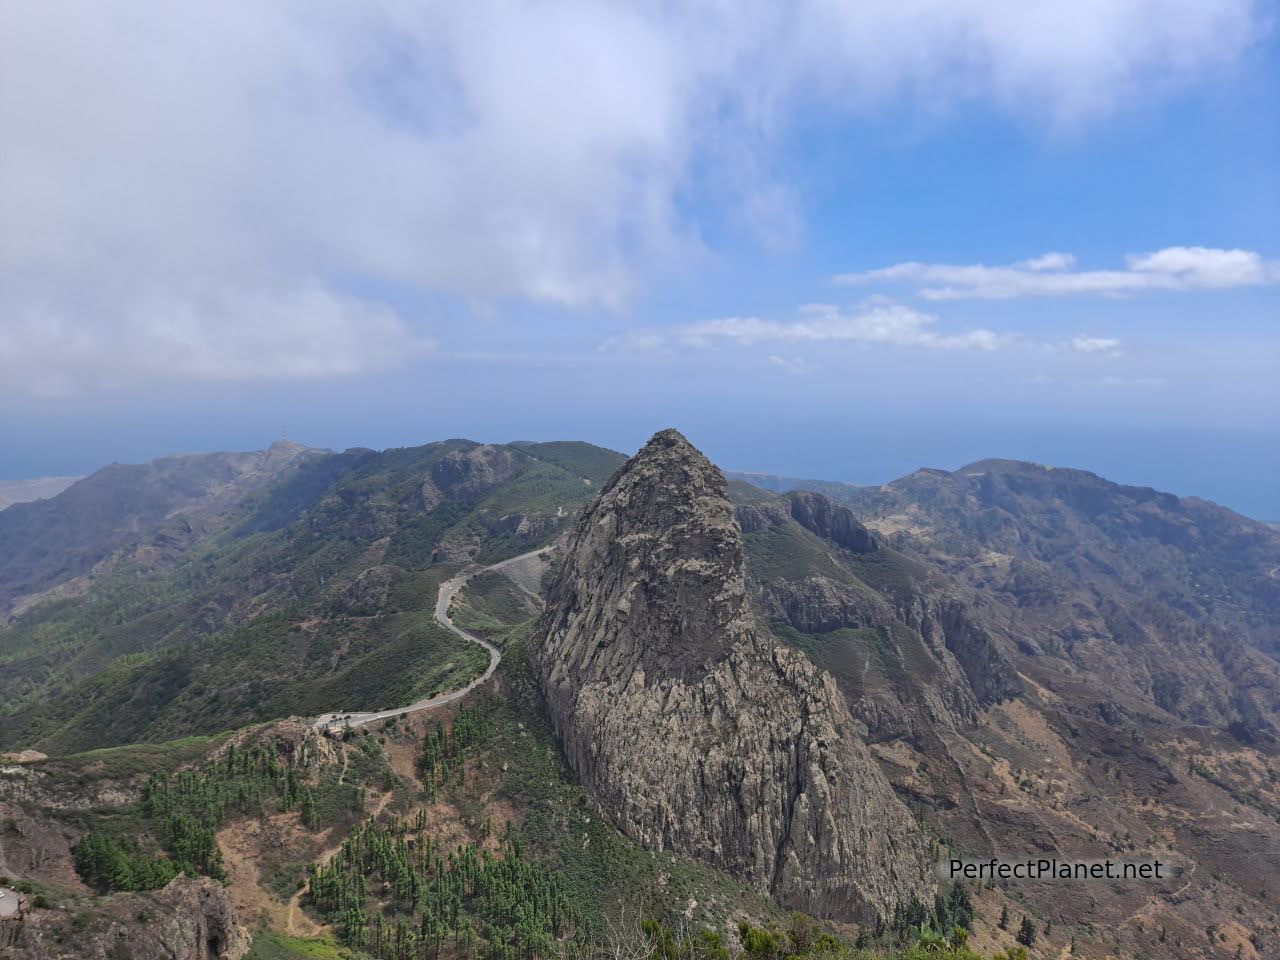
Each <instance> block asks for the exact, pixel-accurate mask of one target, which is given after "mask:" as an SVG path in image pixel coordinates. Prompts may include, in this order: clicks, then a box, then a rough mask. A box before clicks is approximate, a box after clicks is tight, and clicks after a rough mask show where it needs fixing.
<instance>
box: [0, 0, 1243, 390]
mask: <svg viewBox="0 0 1280 960" xmlns="http://www.w3.org/2000/svg"><path fill="white" fill-rule="evenodd" d="M1262 19H1263V18H1262V16H1261V14H1260V13H1259V7H1258V5H1257V4H1256V3H1255V2H1253V0H1133V2H1128V3H1088V4H1084V5H1081V4H1080V3H1078V2H1075V0H1047V2H1043V3H1035V4H995V3H990V2H987V0H948V2H945V3H944V2H940V0H904V2H897V3H892V4H877V3H856V4H853V3H851V4H831V3H829V2H826V0H800V2H798V3H796V4H778V5H769V4H763V3H757V4H726V3H723V2H720V0H700V2H699V0H694V2H691V3H687V4H670V3H658V4H645V3H640V2H639V0H635V2H630V3H628V2H620V3H616V4H595V3H589V2H586V0H553V2H540V3H534V2H523V0H508V2H501V0H476V2H472V3H456V2H443V0H434V2H433V0H412V2H411V0H373V2H369V3H364V4H349V3H344V2H339V0H279V2H275V3H261V2H256V0H218V2H214V0H187V2H184V3H181V4H162V3H161V4H157V3H152V2H146V0H115V2H112V3H89V4H83V3H73V2H70V0H41V2H39V3H8V4H3V5H0V141H2V142H3V143H4V149H3V150H2V151H0V209H2V210H3V211H4V216H3V218H2V220H0V336H3V338H4V342H5V344H6V346H5V350H6V353H5V356H6V357H7V358H8V359H7V360H6V363H10V364H16V365H18V366H28V367H30V366H32V365H34V364H37V363H38V364H41V365H43V366H44V368H45V371H44V372H45V373H46V374H48V375H50V376H56V375H68V374H72V375H74V373H75V371H76V370H77V369H78V368H77V367H76V366H75V365H76V364H77V363H80V362H81V360H76V359H75V358H76V357H79V356H81V355H80V354H78V353H77V352H76V348H75V342H78V340H79V339H83V340H84V341H85V342H89V341H92V342H95V343H97V344H98V345H99V346H100V347H101V349H102V351H103V352H102V353H101V354H100V356H99V366H100V367H101V368H103V369H109V368H112V367H119V368H120V369H121V370H128V369H134V368H138V369H151V367H152V366H154V365H157V364H158V361H156V362H155V363H153V362H152V361H147V362H145V363H141V364H139V363H136V362H135V361H134V360H133V359H131V357H130V356H129V355H126V354H125V352H124V351H125V347H126V345H128V346H129V349H130V350H136V351H140V352H141V354H142V355H144V356H147V357H160V356H165V355H174V352H175V351H176V354H178V355H180V354H181V353H182V350H183V349H185V348H183V347H175V345H174V342H173V337H172V336H170V335H169V334H167V333H166V332H165V331H166V329H167V327H166V325H167V324H168V325H177V326H179V327H181V328H182V329H183V330H184V331H185V332H184V333H183V334H182V336H181V337H180V338H179V339H180V340H181V341H182V342H183V343H188V344H189V343H202V344H206V345H209V349H211V350H212V349H213V348H214V347H215V346H216V347H218V348H219V350H214V352H213V353H212V354H211V356H212V357H214V359H213V360H211V361H210V362H209V364H203V365H199V366H201V368H202V369H204V370H205V373H206V374H207V375H217V376H228V377H230V376H257V375H264V371H277V372H279V371H289V370H295V369H305V370H323V369H327V368H328V367H331V366H335V365H336V366H337V367H340V368H342V369H346V368H347V367H349V366H354V365H361V364H363V365H366V366H364V367H362V368H367V365H368V364H370V363H380V362H382V360H381V358H382V357H384V355H385V354H387V353H394V352H395V351H394V350H392V351H384V350H382V348H379V347H376V346H375V347H374V348H371V349H366V345H363V344H362V345H360V347H359V348H358V349H353V350H345V348H344V351H343V352H345V353H346V354H347V355H346V357H345V358H342V357H338V356H337V355H336V354H335V355H334V356H331V357H330V358H328V359H327V360H322V359H320V357H319V355H318V354H317V352H316V351H317V350H318V349H319V346H318V345H317V344H313V345H312V346H307V345H305V344H302V345H299V344H297V343H295V342H293V341H292V340H289V339H288V338H289V337H291V336H297V335H298V334H299V332H300V330H305V329H306V324H305V323H304V324H302V325H301V327H299V326H298V325H297V324H295V323H294V321H293V320H292V319H285V318H286V317H290V318H292V317H293V316H294V315H295V314H294V313H292V312H291V311H289V310H282V311H272V310H265V312H264V309H263V308H261V306H260V305H262V304H268V303H289V304H294V305H297V304H306V303H308V302H309V300H310V299H313V298H320V300H323V301H324V302H325V303H328V304H330V305H332V304H335V303H341V304H345V306H344V307H343V308H342V311H341V312H342V315H343V316H344V317H345V318H346V320H345V321H343V322H345V323H347V324H349V325H354V327H359V328H360V329H367V330H368V332H369V335H370V340H371V342H372V343H374V344H377V343H384V342H390V341H388V340H387V337H388V331H390V330H392V328H393V327H394V326H395V324H397V323H399V324H401V325H403V324H404V322H405V321H404V320H403V319H402V320H400V321H395V320H394V319H389V318H390V314H389V309H390V308H388V307H385V306H377V305H372V304H365V305H364V306H359V305H358V302H362V301H364V300H366V299H369V298H368V297H367V296H366V295H365V294H364V293H363V292H362V291H368V290H392V291H404V292H406V293H407V294H408V295H409V299H412V298H413V297H414V296H415V295H427V296H433V295H438V294H446V295H450V296H455V297H458V298H462V299H464V300H467V301H470V302H474V303H488V304H492V303H495V302H501V301H503V300H505V299H508V298H518V299H525V300H532V301H536V302H541V303H551V304H557V305H562V306H566V307H590V308H595V307H605V308H613V307H617V306H619V305H622V304H625V303H626V302H628V300H629V299H630V298H631V297H632V296H633V295H634V293H635V291H636V290H637V289H638V288H639V287H640V286H641V285H642V284H643V283H644V280H645V278H646V276H647V275H648V273H649V272H650V271H651V270H652V269H654V268H655V267H657V266H659V265H661V264H665V263H668V262H678V261H679V260H680V259H682V258H684V257H685V256H686V255H688V254H690V253H696V251H697V250H698V248H699V241H698V240H697V237H698V236H699V234H700V231H699V224H698V223H697V222H696V221H695V220H694V219H693V215H692V214H691V213H690V211H691V210H692V209H695V208H696V207H697V204H690V203H688V202H687V201H688V197H687V195H685V193H684V192H683V191H686V190H687V189H688V188H689V187H690V180H691V177H692V176H693V174H692V172H691V171H694V170H697V171H699V174H698V177H699V180H698V182H699V183H703V182H707V181H710V182H714V183H716V184H723V185H726V186H724V189H725V190H726V191H727V195H725V196H717V197H714V198H713V199H714V201H715V203H716V204H718V205H719V206H722V207H725V208H728V209H729V210H730V212H731V213H732V214H733V216H734V217H735V218H736V220H737V221H738V222H741V223H743V224H744V225H746V226H747V228H748V229H750V230H752V231H754V232H755V233H757V234H759V235H761V236H763V237H778V238H781V241H782V242H785V240H786V238H787V237H788V236H791V235H794V234H795V232H796V231H797V230H798V229H799V226H798V224H797V221H796V205H795V203H794V202H793V200H792V199H791V188H790V187H789V185H788V184H786V183H785V182H783V179H782V178H780V177H777V176H776V175H774V173H773V172H772V171H773V170H774V169H775V167H776V166H777V164H776V163H774V162H773V154H774V151H775V147H776V145H777V144H779V143H780V142H783V141H784V139H785V138H784V134H785V133H786V126H787V122H786V120H787V117H788V116H789V115H790V114H791V113H792V112H793V111H794V110H795V109H796V108H798V107H801V106H816V107H817V108H819V109H822V110H827V111H832V112H841V111H844V112H847V111H851V110H857V109H860V108H863V107H867V106H873V105H876V104H882V103H885V102H887V101H889V100H890V99H909V100H912V101H914V102H917V103H920V104H923V105H925V106H926V107H927V108H929V109H935V108H937V107H939V106H943V107H945V106H946V105H947V104H949V103H953V102H956V101H960V100H974V99H982V100H985V101H987V102H990V103H993V104H995V105H997V106H998V107H1000V108H1003V109H1007V110H1009V111H1013V112H1017V113H1020V114H1022V115H1024V116H1028V117H1036V118H1048V122H1050V123H1061V122H1067V123H1075V122H1079V121H1082V120H1087V119H1089V118H1090V117H1093V116H1096V115H1098V114H1101V113H1106V112H1108V111H1111V110H1113V109H1115V108H1116V107H1117V106H1119V105H1121V104H1123V103H1126V102H1130V101H1133V100H1135V99H1139V98H1143V97H1147V96H1149V95H1152V94H1153V93H1154V94H1158V93H1160V92H1162V91H1163V90H1164V89H1165V88H1167V87H1169V86H1170V85H1172V84H1178V83H1184V82H1190V81H1193V80H1194V79H1195V78H1197V77H1198V76H1200V75H1202V74H1203V73H1204V72H1205V71H1206V70H1211V69H1213V68H1215V67H1216V66H1218V65H1220V64H1222V63H1225V62H1228V61H1230V60H1232V59H1233V58H1234V57H1236V56H1237V55H1238V54H1239V52H1240V51H1241V50H1243V49H1244V48H1245V47H1246V46H1247V45H1248V44H1249V43H1250V42H1251V41H1252V40H1253V39H1254V38H1255V37H1256V36H1257V35H1258V34H1259V32H1260V30H1261V29H1262V26H1261V21H1262ZM708 37H714V38H715V42H714V43H710V42H707V38H708ZM708 171H710V172H711V174H712V175H711V176H707V172H708ZM1060 266H1061V264H1057V263H1049V264H1047V265H1039V266H1024V267H1023V268H1022V269H1023V270H1024V271H1032V272H1035V271H1048V272H1051V271H1053V270H1056V269H1059V267H1060ZM1157 266H1158V267H1159V269H1160V270H1163V271H1164V273H1161V274H1159V275H1161V276H1175V277H1179V278H1181V279H1182V281H1183V282H1189V281H1190V280H1191V279H1193V278H1194V277H1195V276H1196V274H1195V273H1194V271H1190V272H1188V271H1187V270H1183V269H1182V268H1181V267H1178V268H1177V269H1176V270H1174V265H1171V264H1164V265H1163V266H1160V265H1157ZM1134 269H1142V268H1141V267H1135V268H1134ZM1171 270H1174V272H1172V273H1171V272H1170V271H1171ZM1197 282H1198V281H1197ZM211 290H217V291H236V293H235V294H234V297H238V298H241V299H242V300H243V301H244V302H245V303H246V304H250V305H253V304H257V305H259V306H258V307H252V306H251V307H249V308H246V315H254V316H257V317H258V318H259V322H258V323H256V324H255V323H247V322H246V323H239V322H229V321H228V319H227V309H228V308H227V305H226V303H224V302H223V301H222V299H221V298H220V297H218V296H211V295H210V294H209V293H208V291H211ZM227 296H228V297H231V296H232V295H230V294H228V295H227ZM317 302H320V301H319V300H317ZM157 305H160V306H157ZM157 309H163V310H165V311H168V312H169V313H168V319H166V318H165V317H162V316H159V315H157V314H156V313H155V311H156V310H157ZM324 309H329V308H324ZM324 309H321V311H320V313H321V316H323V315H324ZM362 311H364V312H362ZM140 317H147V318H150V319H147V320H145V321H144V320H140V319H139V318H140ZM372 317H377V318H378V319H376V320H375V319H370V318H372ZM316 322H317V323H318V324H320V325H321V326H323V325H324V324H329V325H330V327H331V328H332V325H333V323H334V321H333V320H332V318H330V319H328V320H317V321H316ZM262 324H267V325H271V326H274V327H275V328H277V331H278V333H279V336H276V337H274V338H273V337H270V336H268V335H267V334H266V333H265V332H264V331H262V330H261V329H260V326H261V325H262ZM354 327H353V328H354ZM59 330H60V331H63V332H64V335H66V336H68V337H69V338H70V340H71V341H72V343H71V344H70V347H71V349H69V350H68V352H67V355H68V356H69V357H70V358H72V359H71V360H69V361H68V362H65V363H64V362H62V361H60V360H59V357H60V356H61V351H57V350H50V349H49V348H48V337H49V336H50V331H59ZM405 336H408V334H406V333H405V332H404V331H403V330H397V331H396V332H394V334H392V335H391V341H395V340H396V338H404V337H405ZM229 338H236V342H235V343H230V342H228V340H229ZM313 339H319V340H332V339H333V338H332V337H331V336H330V335H329V334H319V335H318V336H316V337H313ZM166 350H168V351H169V354H166V353H165V351H166ZM271 351H274V352H271ZM299 353H301V354H303V355H307V356H309V357H310V359H307V360H302V359H299V356H298V354H299ZM214 365H216V370H215V369H214V368H213V367H214ZM178 366H179V368H181V364H179V365H178Z"/></svg>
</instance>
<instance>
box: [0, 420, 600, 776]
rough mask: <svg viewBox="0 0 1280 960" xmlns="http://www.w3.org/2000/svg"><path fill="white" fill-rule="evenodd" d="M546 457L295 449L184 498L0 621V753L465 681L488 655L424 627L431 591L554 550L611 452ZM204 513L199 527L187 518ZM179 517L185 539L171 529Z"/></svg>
mask: <svg viewBox="0 0 1280 960" xmlns="http://www.w3.org/2000/svg"><path fill="white" fill-rule="evenodd" d="M550 449H551V453H552V454H553V455H554V457H555V462H552V461H550V460H544V459H540V458H539V457H538V456H537V453H538V452H540V447H539V446H538V445H533V446H523V447H510V446H491V445H481V444H476V443H472V442H471V441H466V440H455V441H444V442H441V443H435V444H428V445H426V446H423V447H415V448H406V449H400V450H388V451H384V452H382V453H378V452H375V451H372V450H350V451H346V452H345V453H341V454H316V455H307V456H305V457H303V458H302V459H300V460H299V461H298V462H297V463H295V464H294V465H293V466H292V468H290V469H288V470H286V471H284V472H283V473H281V475H280V476H279V477H278V478H277V479H276V480H275V481H274V482H271V483H266V484H264V485H261V486H259V487H257V488H255V489H253V490H251V491H249V492H248V493H247V494H246V495H244V496H242V497H241V498H240V499H239V501H238V502H236V503H235V504H233V505H230V506H224V505H223V500H222V499H221V498H222V497H224V496H227V495H229V494H228V493H227V492H226V491H225V490H221V489H220V490H219V491H218V492H217V494H216V495H215V496H214V500H213V506H212V507H211V506H210V501H208V500H206V501H199V500H197V499H195V498H194V496H192V498H191V500H190V502H189V503H187V504H186V506H185V507H184V509H185V510H187V511H188V512H187V513H183V514H181V515H180V516H177V517H174V518H172V519H170V520H168V521H166V522H162V523H160V524H159V525H157V526H153V527H151V528H150V531H147V530H139V531H138V532H137V533H135V534H131V536H133V537H134V540H133V541H132V542H131V543H130V544H128V545H127V546H125V547H121V548H120V549H118V550H116V551H115V553H114V554H112V555H111V557H110V558H109V559H105V560H101V561H99V563H98V569H97V570H96V571H95V573H94V575H93V577H92V578H89V579H88V581H87V582H86V583H85V585H84V587H83V592H82V593H81V594H80V595H77V596H70V597H63V598H61V599H50V600H48V601H46V602H44V603H40V604H37V605H34V606H32V607H31V608H30V609H28V610H26V611H25V612H23V613H22V614H21V615H20V616H18V617H17V618H16V620H15V621H14V622H13V623H12V624H11V625H10V626H9V627H8V628H0V704H2V706H0V721H3V722H0V744H3V745H15V746H22V747H31V746H35V747H40V748H42V749H44V750H45V751H46V752H50V751H60V752H65V751H69V750H74V749H84V748H88V747H96V746H105V745H110V744H115V743H127V742H130V741H135V740H150V739H164V738H168V737H173V736H179V735H185V734H190V733H207V732H214V731H217V730H223V729H227V728H228V727H232V726H237V725H241V724H245V723H250V722H255V721H259V720H264V719H270V718H274V717H279V716H287V715H290V714H308V713H320V712H325V711H329V710H334V709H370V708H372V709H381V708H383V707H386V706H391V705H394V704H395V703H397V702H409V701H411V700H413V699H416V698H417V697H419V696H423V695H426V694H428V693H430V692H433V691H435V690H437V689H440V688H444V687H450V686H453V685H455V684H457V683H459V682H460V681H462V680H465V679H466V678H467V677H468V676H470V675H471V674H473V673H478V672H479V671H480V670H481V669H483V657H482V656H479V655H478V654H477V652H476V649H475V648H474V647H473V646H472V645H470V644H466V643H464V642H462V641H460V640H458V639H457V638H455V637H453V636H452V635H450V634H448V633H447V632H445V631H443V630H441V629H439V628H438V626H437V625H435V624H434V622H433V621H432V617H431V609H432V605H433V604H434V602H435V594H436V587H437V585H438V584H439V582H440V580H441V579H443V578H445V577H446V576H448V575H450V574H451V572H453V571H455V570H456V569H457V568H458V566H460V565H462V564H465V563H468V562H471V561H472V560H478V561H484V562H489V561H491V560H496V559H501V558H502V557H504V556H509V555H514V554H517V553H520V552H523V551H525V550H528V549H530V548H532V547H535V546H538V545H541V544H543V543H546V542H548V541H550V540H551V539H553V538H554V537H555V536H556V535H557V534H558V533H559V532H560V531H562V530H563V529H564V528H565V526H566V525H567V524H568V523H569V520H570V518H571V517H572V515H573V513H574V512H575V511H576V510H577V509H579V508H580V507H581V505H582V504H583V503H584V502H585V501H586V500H588V499H589V498H590V497H591V496H593V495H594V493H595V492H596V491H597V490H598V489H599V485H600V484H601V483H602V482H603V480H604V479H605V478H607V473H605V474H604V475H603V476H602V464H607V463H610V462H611V463H612V464H615V465H616V464H617V463H619V462H621V459H622V458H621V457H620V456H619V455H617V454H613V453H611V452H610V451H603V450H600V449H599V448H591V447H589V446H588V445H585V444H581V445H579V444H561V445H551V448H550ZM70 492H71V491H68V493H70ZM64 496H65V495H64ZM76 502H78V501H73V506H74V503H76ZM50 503H51V504H52V505H53V507H54V508H55V513H53V514H51V515H50V516H51V519H49V520H48V525H49V526H50V527H51V528H54V529H64V528H70V526H71V520H70V519H69V518H73V517H74V516H75V510H74V509H68V510H67V511H66V512H65V513H62V514H59V513H56V508H58V507H66V505H67V501H65V500H62V498H55V500H54V501H50ZM215 507H216V510H217V511H218V514H217V516H218V522H217V524H215V525H212V529H211V530H209V531H208V532H205V533H203V535H200V533H199V531H198V530H196V529H195V527H196V525H194V524H188V521H187V518H188V517H189V516H190V515H192V514H199V515H200V516H204V515H206V512H207V511H209V510H211V509H214V508H215ZM202 511H203V512H202ZM6 512H7V511H6ZM124 515H125V516H129V517H132V516H136V513H128V512H126V514H124ZM179 522H181V523H182V524H184V529H185V528H187V527H190V528H191V532H190V534H189V535H188V536H186V537H180V538H174V537H171V536H170V531H171V529H172V527H173V525H174V524H175V523H179ZM139 526H140V525H139ZM201 529H203V528H201ZM37 542H38V540H37ZM55 592H56V591H55Z"/></svg>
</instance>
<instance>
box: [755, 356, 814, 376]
mask: <svg viewBox="0 0 1280 960" xmlns="http://www.w3.org/2000/svg"><path fill="white" fill-rule="evenodd" d="M765 359H766V360H767V361H768V362H769V364H770V365H771V366H774V367H777V368H778V369H780V370H781V371H782V372H783V373H789V374H791V375H792V376H799V375H800V374H803V373H808V371H809V362H808V361H807V360H805V359H804V357H789V358H788V357H780V356H778V355H777V354H776V353H771V354H769V356H768V357H766V358H765Z"/></svg>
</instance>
